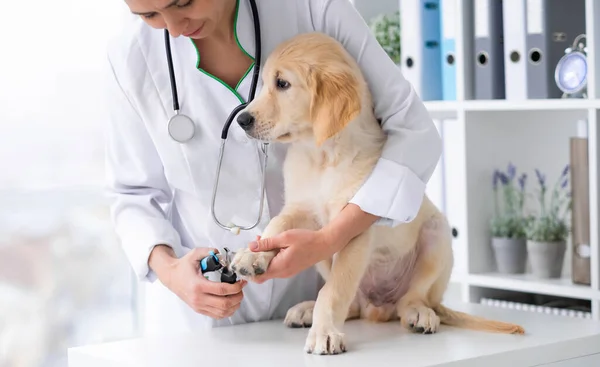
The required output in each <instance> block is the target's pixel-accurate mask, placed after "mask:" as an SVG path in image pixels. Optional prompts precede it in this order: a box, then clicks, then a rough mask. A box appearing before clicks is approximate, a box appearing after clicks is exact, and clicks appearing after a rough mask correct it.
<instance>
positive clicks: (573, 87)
mask: <svg viewBox="0 0 600 367" xmlns="http://www.w3.org/2000/svg"><path fill="white" fill-rule="evenodd" d="M556 72H557V74H556V77H557V78H556V83H557V85H558V87H559V88H560V89H561V90H562V91H563V92H566V93H573V92H578V91H579V90H580V89H581V88H582V87H583V86H584V85H585V84H586V79H587V60H586V58H585V55H584V54H582V53H581V52H572V53H570V54H567V55H565V56H564V57H563V59H562V60H561V61H560V62H559V63H558V67H557V70H556Z"/></svg>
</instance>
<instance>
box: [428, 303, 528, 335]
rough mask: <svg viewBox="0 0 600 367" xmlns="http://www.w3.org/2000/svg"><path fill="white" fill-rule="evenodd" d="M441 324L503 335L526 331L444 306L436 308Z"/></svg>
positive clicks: (519, 327) (513, 325) (514, 325)
mask: <svg viewBox="0 0 600 367" xmlns="http://www.w3.org/2000/svg"><path fill="white" fill-rule="evenodd" d="M434 311H435V313H436V314H437V315H438V317H439V318H440V322H441V323H442V324H445V325H449V326H456V327H459V328H464V329H472V330H482V331H490V332H495V333H501V334H525V330H524V329H523V328H522V327H521V326H519V325H516V324H511V323H506V322H501V321H494V320H488V319H484V318H482V317H478V316H473V315H469V314H466V313H464V312H459V311H454V310H451V309H449V308H448V307H445V306H443V305H438V306H437V307H435V308H434Z"/></svg>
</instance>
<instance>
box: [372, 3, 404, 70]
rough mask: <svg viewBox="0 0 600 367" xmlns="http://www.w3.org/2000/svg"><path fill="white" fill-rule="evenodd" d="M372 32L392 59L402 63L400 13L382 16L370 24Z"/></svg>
mask: <svg viewBox="0 0 600 367" xmlns="http://www.w3.org/2000/svg"><path fill="white" fill-rule="evenodd" d="M369 27H370V28H371V31H372V32H373V34H374V35H375V38H376V39H377V41H378V42H379V44H380V45H381V47H382V48H383V49H384V50H385V52H387V54H388V55H389V56H390V58H391V59H392V60H393V61H394V62H395V63H396V64H399V63H400V12H399V11H395V12H393V13H391V14H380V15H378V16H377V17H375V18H373V19H372V20H371V22H370V24H369Z"/></svg>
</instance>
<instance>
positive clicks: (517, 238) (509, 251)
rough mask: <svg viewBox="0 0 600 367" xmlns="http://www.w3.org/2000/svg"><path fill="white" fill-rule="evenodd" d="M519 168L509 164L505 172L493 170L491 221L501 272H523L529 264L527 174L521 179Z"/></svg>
mask: <svg viewBox="0 0 600 367" xmlns="http://www.w3.org/2000/svg"><path fill="white" fill-rule="evenodd" d="M516 175H517V169H516V167H515V166H514V165H513V164H512V163H509V164H508V169H507V171H506V172H502V171H500V170H495V171H494V177H493V190H494V216H493V217H492V220H491V222H490V227H491V235H492V248H493V250H494V255H495V258H496V266H497V268H498V271H499V272H500V273H503V274H523V273H525V265H526V263H527V237H526V234H525V228H526V226H527V218H526V217H525V215H524V212H523V210H524V205H525V185H526V182H527V174H525V173H523V174H522V175H521V176H520V177H519V178H518V179H517V177H516Z"/></svg>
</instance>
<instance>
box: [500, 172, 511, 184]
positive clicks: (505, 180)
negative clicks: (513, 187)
mask: <svg viewBox="0 0 600 367" xmlns="http://www.w3.org/2000/svg"><path fill="white" fill-rule="evenodd" d="M498 178H499V179H500V182H501V183H502V185H506V184H508V182H509V178H508V176H506V174H504V173H503V172H498Z"/></svg>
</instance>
